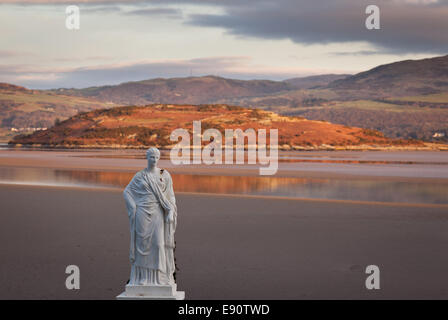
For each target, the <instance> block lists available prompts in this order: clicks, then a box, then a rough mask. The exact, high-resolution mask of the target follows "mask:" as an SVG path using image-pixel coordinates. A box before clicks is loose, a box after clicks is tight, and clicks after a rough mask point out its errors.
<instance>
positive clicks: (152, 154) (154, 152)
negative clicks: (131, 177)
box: [146, 147, 160, 167]
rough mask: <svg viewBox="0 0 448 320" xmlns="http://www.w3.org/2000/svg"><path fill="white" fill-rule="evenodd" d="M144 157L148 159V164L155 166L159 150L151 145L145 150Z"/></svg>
mask: <svg viewBox="0 0 448 320" xmlns="http://www.w3.org/2000/svg"><path fill="white" fill-rule="evenodd" d="M146 159H147V160H148V166H151V167H152V166H156V165H157V162H158V161H159V159H160V151H159V149H157V148H155V147H151V148H149V149H148V150H147V151H146Z"/></svg>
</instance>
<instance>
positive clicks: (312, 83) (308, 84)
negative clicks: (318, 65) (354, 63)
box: [283, 74, 350, 89]
mask: <svg viewBox="0 0 448 320" xmlns="http://www.w3.org/2000/svg"><path fill="white" fill-rule="evenodd" d="M349 76H350V75H349V74H321V75H317V76H309V77H301V78H291V79H286V80H283V82H286V83H288V84H290V85H291V86H292V87H294V88H295V89H315V88H323V87H327V86H328V85H329V84H330V83H331V82H333V81H335V80H340V79H345V78H347V77H349Z"/></svg>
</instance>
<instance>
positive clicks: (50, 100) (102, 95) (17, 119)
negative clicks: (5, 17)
mask: <svg viewBox="0 0 448 320" xmlns="http://www.w3.org/2000/svg"><path fill="white" fill-rule="evenodd" d="M152 103H164V104H194V105H196V104H227V105H238V106H242V107H248V108H259V109H264V110H269V111H273V112H276V113H279V114H283V115H298V116H303V117H305V118H307V119H315V120H325V121H329V122H332V123H339V124H344V125H348V126H357V127H363V128H369V129H373V130H379V131H381V132H383V133H384V134H386V135H387V136H388V137H392V138H405V139H409V138H414V139H423V140H427V141H428V140H429V141H445V142H448V56H442V57H436V58H430V59H422V60H406V61H400V62H395V63H390V64H386V65H381V66H378V67H376V68H373V69H371V70H368V71H365V72H361V73H358V74H355V75H333V74H326V75H320V76H311V77H302V78H292V79H287V80H284V81H270V80H235V79H226V78H222V77H216V76H204V77H187V78H171V79H164V78H157V79H150V80H144V81H135V82H127V83H122V84H119V85H113V86H101V87H91V88H85V89H55V90H47V91H45V90H28V89H26V88H23V87H19V86H15V85H11V84H4V83H2V84H0V141H1V140H4V139H7V138H8V139H9V138H11V137H12V136H13V135H15V134H17V132H16V131H14V132H12V131H11V130H12V128H22V129H24V130H25V131H26V128H28V127H31V128H39V127H48V126H50V125H52V124H53V123H54V121H55V120H56V119H57V118H59V119H60V120H64V119H66V118H68V117H70V116H73V115H74V114H76V112H83V111H88V110H93V109H97V108H108V107H113V106H117V105H148V104H152Z"/></svg>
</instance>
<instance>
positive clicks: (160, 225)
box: [123, 169, 177, 284]
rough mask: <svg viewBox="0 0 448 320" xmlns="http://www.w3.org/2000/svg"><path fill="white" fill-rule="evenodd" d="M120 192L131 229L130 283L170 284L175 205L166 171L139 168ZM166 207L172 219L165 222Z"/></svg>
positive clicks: (172, 265) (171, 280)
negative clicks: (171, 212) (170, 212)
mask: <svg viewBox="0 0 448 320" xmlns="http://www.w3.org/2000/svg"><path fill="white" fill-rule="evenodd" d="M123 193H124V197H125V200H126V207H127V210H128V215H129V222H130V231H131V245H130V260H131V263H132V269H131V279H130V283H131V284H162V283H166V284H167V283H172V282H173V281H174V280H173V278H172V277H173V273H174V272H175V262H174V232H175V229H176V225H177V207H176V200H175V196H174V191H173V181H172V179H171V176H170V174H169V173H168V171H166V170H163V169H156V172H155V173H153V172H149V171H148V170H147V169H143V170H141V171H139V172H138V173H137V174H135V176H134V178H133V179H132V180H131V182H130V183H129V184H128V185H127V186H126V188H125V190H124V192H123ZM170 210H171V211H173V219H174V221H173V222H171V223H168V222H166V221H165V215H166V214H168V212H169V211H170ZM159 272H161V273H162V274H160V273H159ZM159 275H160V276H161V278H159V277H158V276H159Z"/></svg>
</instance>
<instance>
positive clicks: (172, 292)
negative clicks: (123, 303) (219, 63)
mask: <svg viewBox="0 0 448 320" xmlns="http://www.w3.org/2000/svg"><path fill="white" fill-rule="evenodd" d="M117 299H119V300H140V299H141V300H184V299H185V292H184V291H177V285H176V284H173V285H158V286H155V285H129V284H127V285H126V290H125V291H124V292H123V293H122V294H120V295H119V296H117Z"/></svg>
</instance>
